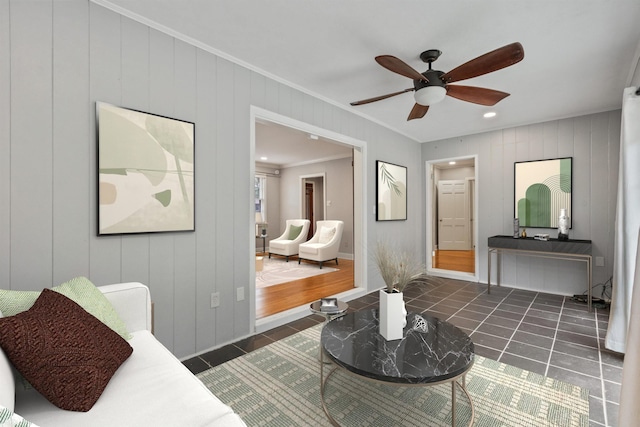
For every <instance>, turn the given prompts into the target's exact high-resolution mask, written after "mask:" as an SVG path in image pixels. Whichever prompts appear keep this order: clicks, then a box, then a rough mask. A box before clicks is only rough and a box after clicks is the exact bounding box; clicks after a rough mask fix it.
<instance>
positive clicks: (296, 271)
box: [256, 256, 338, 288]
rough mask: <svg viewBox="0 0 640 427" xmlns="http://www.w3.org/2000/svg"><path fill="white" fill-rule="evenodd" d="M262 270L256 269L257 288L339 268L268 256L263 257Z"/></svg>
mask: <svg viewBox="0 0 640 427" xmlns="http://www.w3.org/2000/svg"><path fill="white" fill-rule="evenodd" d="M263 263H264V264H263V267H262V271H256V288H266V287H267V286H273V285H278V284H280V283H285V282H291V281H293V280H299V279H304V278H305V277H311V276H318V275H320V274H325V273H331V272H332V271H337V270H338V269H337V268H331V267H327V266H326V265H323V266H322V268H320V266H319V265H318V264H317V263H314V264H306V263H304V262H303V263H301V264H298V260H297V259H290V260H289V262H286V261H285V260H284V258H280V257H277V258H276V257H273V258H272V259H269V257H268V256H265V257H263Z"/></svg>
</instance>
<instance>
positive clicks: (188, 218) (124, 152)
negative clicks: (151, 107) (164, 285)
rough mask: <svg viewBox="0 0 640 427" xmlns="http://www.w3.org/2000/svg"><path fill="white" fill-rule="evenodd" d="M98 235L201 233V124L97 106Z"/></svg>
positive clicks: (124, 109) (100, 104)
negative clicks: (197, 150) (197, 158)
mask: <svg viewBox="0 0 640 427" xmlns="http://www.w3.org/2000/svg"><path fill="white" fill-rule="evenodd" d="M96 121H97V124H98V235H109V234H127V233H155V232H167V231H193V230H195V216H194V207H195V205H194V203H195V201H194V143H195V141H194V139H195V124H194V123H191V122H186V121H182V120H176V119H171V118H168V117H163V116H158V115H155V114H150V113H144V112H141V111H136V110H130V109H128V108H121V107H117V106H114V105H111V104H106V103H103V102H98V103H96Z"/></svg>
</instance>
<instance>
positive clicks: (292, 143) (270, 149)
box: [255, 122, 353, 169]
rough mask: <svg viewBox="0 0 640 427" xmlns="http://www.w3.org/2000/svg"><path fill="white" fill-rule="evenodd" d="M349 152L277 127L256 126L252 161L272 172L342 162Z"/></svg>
mask: <svg viewBox="0 0 640 427" xmlns="http://www.w3.org/2000/svg"><path fill="white" fill-rule="evenodd" d="M315 136H317V135H315ZM352 151H353V150H352V148H351V147H348V146H345V145H343V144H340V143H338V142H336V141H331V140H328V139H325V138H322V137H318V139H312V138H311V136H310V134H308V133H306V132H302V131H300V130H297V129H292V128H289V127H286V126H282V125H279V124H277V123H273V122H258V123H256V151H255V152H256V157H255V161H256V162H259V163H264V164H267V165H270V166H272V167H275V168H279V169H281V168H287V167H293V166H301V165H305V164H309V163H317V162H324V161H330V160H337V159H343V158H345V157H351V155H352ZM265 157H266V159H265Z"/></svg>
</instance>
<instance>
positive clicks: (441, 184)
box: [438, 180, 471, 250]
mask: <svg viewBox="0 0 640 427" xmlns="http://www.w3.org/2000/svg"><path fill="white" fill-rule="evenodd" d="M468 200H469V199H468V197H467V186H466V183H465V181H464V180H442V181H438V249H441V250H470V249H471V241H470V238H469V235H470V230H469V207H468Z"/></svg>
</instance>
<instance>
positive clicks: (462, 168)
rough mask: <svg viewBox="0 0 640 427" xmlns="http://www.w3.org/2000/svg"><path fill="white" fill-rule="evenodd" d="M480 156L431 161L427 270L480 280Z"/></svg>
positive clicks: (428, 177) (428, 185)
mask: <svg viewBox="0 0 640 427" xmlns="http://www.w3.org/2000/svg"><path fill="white" fill-rule="evenodd" d="M476 160H477V156H472V157H457V158H448V159H438V160H430V161H427V163H426V173H427V177H426V178H427V198H426V199H427V206H426V212H427V239H426V242H427V254H428V255H430V256H427V271H428V272H429V273H430V274H433V275H435V276H440V277H448V278H454V279H461V280H473V281H478V276H479V275H478V252H477V250H476V246H477V245H476V243H477V229H476V217H477V199H476V194H477V191H476V188H477V187H476V184H477V180H478V177H477V168H476Z"/></svg>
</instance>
